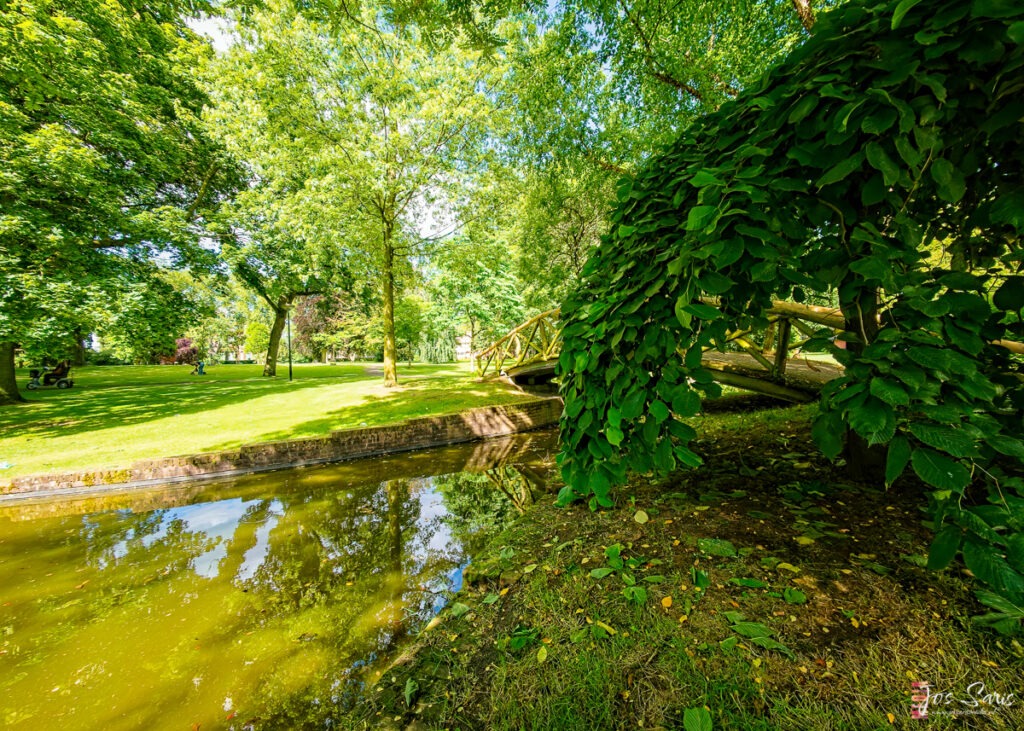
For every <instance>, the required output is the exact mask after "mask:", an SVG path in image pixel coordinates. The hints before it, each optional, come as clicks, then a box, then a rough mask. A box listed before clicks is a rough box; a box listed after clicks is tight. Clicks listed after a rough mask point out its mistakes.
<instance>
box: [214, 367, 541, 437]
mask: <svg viewBox="0 0 1024 731" xmlns="http://www.w3.org/2000/svg"><path fill="white" fill-rule="evenodd" d="M442 384H445V385H442ZM474 386H476V384H474V383H473V382H472V381H449V380H448V379H443V380H441V379H436V378H423V379H420V380H414V381H405V382H404V383H402V384H401V385H400V386H399V387H397V388H394V389H390V390H389V391H388V392H387V395H386V396H384V397H379V396H374V395H368V396H364V397H363V400H362V402H361V403H359V404H357V405H353V406H346V407H343V408H340V409H335V410H334V411H331V412H328V413H327V414H324V415H323V416H320V417H318V418H316V419H310V420H309V421H306V422H303V423H302V424H296V425H293V426H290V427H288V428H287V429H281V430H278V431H276V432H270V433H267V434H264V435H263V436H262V437H261V438H260V441H277V440H283V439H301V438H303V437H317V436H324V435H327V434H330V433H331V432H332V431H337V430H339V429H356V428H359V427H360V426H364V425H372V426H381V425H386V424H398V423H400V422H403V421H406V420H409V419H417V418H421V417H433V416H441V415H443V414H451V413H456V412H461V411H467V410H469V409H473V408H479V407H481V406H485V405H486V406H496V405H505V404H511V403H517V402H522V401H525V400H529V399H530V398H531V397H530V396H529V395H524V394H522V393H520V392H519V391H516V390H513V389H511V388H508V389H505V388H501V389H497V388H481V387H479V386H477V387H474ZM235 444H236V443H233V442H223V443H221V444H218V445H214V446H212V447H210V448H209V449H210V450H211V451H218V450H220V449H229V448H231V447H233V446H235Z"/></svg>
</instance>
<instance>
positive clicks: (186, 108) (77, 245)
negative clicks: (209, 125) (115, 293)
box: [0, 0, 232, 403]
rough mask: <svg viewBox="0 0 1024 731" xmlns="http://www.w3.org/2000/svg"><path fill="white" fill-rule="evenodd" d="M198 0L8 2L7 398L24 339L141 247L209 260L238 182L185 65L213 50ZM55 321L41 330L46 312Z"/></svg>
mask: <svg viewBox="0 0 1024 731" xmlns="http://www.w3.org/2000/svg"><path fill="white" fill-rule="evenodd" d="M193 7H195V4H194V3H185V2H177V0H157V2H140V1H138V0H123V2H120V3H98V2H92V1H91V0H38V1H36V2H31V3H27V2H17V3H5V4H4V5H2V6H0V77H2V78H3V83H2V84H0V403H9V402H12V401H17V400H20V395H19V393H18V390H17V385H16V383H15V380H14V360H13V354H14V349H15V347H16V344H18V343H22V342H28V341H31V340H33V339H39V338H40V337H41V336H44V335H45V336H46V337H52V336H54V335H58V334H61V333H60V332H58V331H63V334H65V335H67V336H69V337H70V336H72V335H73V333H74V332H75V330H77V329H79V325H80V324H81V323H76V322H73V321H70V322H69V319H70V320H73V319H74V318H73V317H72V318H69V316H70V315H73V314H74V313H75V312H76V311H78V307H80V306H81V305H82V304H83V302H84V300H85V299H87V298H89V297H91V296H99V297H103V296H104V295H107V294H109V293H110V292H111V291H112V290H113V289H114V288H115V287H114V284H115V283H116V281H117V279H118V276H119V274H118V273H120V275H122V276H123V272H124V270H125V266H123V265H126V264H128V263H130V262H131V261H132V260H146V259H149V258H151V257H153V256H155V255H157V254H162V255H163V256H164V258H165V259H166V260H168V261H182V260H187V259H191V260H200V259H202V258H203V251H202V249H201V247H200V246H199V242H200V239H201V235H202V228H203V226H202V224H203V222H204V217H205V216H206V214H207V212H208V210H209V208H210V207H211V206H212V205H214V204H215V203H216V202H217V199H218V196H219V194H220V193H221V192H223V191H225V190H228V189H230V186H231V173H232V170H231V168H230V166H227V165H224V164H222V161H221V160H220V155H219V153H218V150H217V148H216V146H215V145H214V144H212V143H211V142H210V139H209V137H208V136H207V134H206V133H205V131H204V129H203V127H202V126H201V125H200V124H199V119H198V115H199V112H200V110H201V109H202V107H203V105H204V103H205V101H206V96H205V94H204V93H203V92H202V90H201V89H200V88H199V87H198V86H197V85H196V84H195V83H194V82H193V80H192V78H191V77H190V75H189V72H188V69H189V68H190V67H191V66H194V65H195V63H196V62H197V60H198V59H199V58H200V57H201V56H203V55H204V54H205V53H207V51H208V46H207V44H205V43H203V42H201V41H200V40H199V39H198V37H197V36H196V35H195V34H194V33H192V31H190V30H189V29H188V28H187V27H186V25H185V15H186V14H187V13H188V12H190V10H191V8H193ZM40 322H46V323H48V324H49V325H51V326H52V328H51V330H50V331H49V332H47V333H41V332H40V330H39V328H38V327H37V325H38V323H40Z"/></svg>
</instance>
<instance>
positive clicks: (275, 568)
mask: <svg viewBox="0 0 1024 731" xmlns="http://www.w3.org/2000/svg"><path fill="white" fill-rule="evenodd" d="M555 444H556V434H555V433H554V432H534V433H530V434H523V435H518V436H514V437H509V438H505V439H500V440H489V441H486V442H478V443H476V444H472V445H463V446H460V447H450V448H445V449H438V450H430V451H424V452H416V453H409V454H405V455H397V456H391V457H386V458H380V459H377V460H364V461H359V462H348V463H343V464H337V465H330V466H323V467H316V468H307V469H302V470H289V471H281V472H273V473H263V474H259V475H252V476H248V477H244V478H237V479H233V480H225V481H218V482H204V483H191V484H188V485H184V486H177V487H168V488H163V489H161V490H148V491H132V492H122V493H117V494H107V495H101V496H98V497H91V498H81V499H75V500H64V501H60V502H54V501H45V502H43V501H41V502H36V503H28V504H25V503H15V504H11V505H8V506H4V505H3V504H0V726H3V727H4V728H10V729H34V730H36V729H43V728H59V729H62V730H63V731H72V730H74V729H104V731H112V730H114V729H126V730H127V729H133V730H134V729H154V730H155V729H199V728H201V729H203V731H208V730H209V729H215V728H229V729H230V728H236V729H245V728H268V729H277V728H298V727H304V728H330V727H331V726H332V725H333V724H332V718H334V717H336V716H337V715H338V714H339V713H340V712H342V711H344V710H345V709H346V708H350V707H351V706H352V705H353V704H355V703H358V699H359V697H360V694H361V693H362V692H363V691H365V690H366V689H367V688H368V687H370V686H372V683H373V681H374V680H375V678H376V677H379V674H380V672H381V671H382V670H384V669H385V668H386V667H387V666H388V663H389V662H390V661H391V660H393V659H394V657H395V656H396V654H397V653H398V652H399V651H400V648H401V647H402V644H403V641H405V640H406V639H407V638H408V637H409V636H410V635H412V634H414V633H415V632H416V631H417V630H418V629H420V628H421V627H422V626H423V625H424V624H425V623H426V622H428V621H429V619H430V618H431V617H432V616H433V615H435V614H436V613H437V612H438V611H440V609H441V608H442V607H443V606H444V605H445V603H446V602H447V601H448V599H449V596H450V594H451V592H453V591H457V590H458V589H459V588H460V587H461V585H462V571H463V569H464V568H465V567H466V566H467V565H468V564H469V562H470V561H471V560H472V556H473V554H474V553H475V552H476V551H478V550H479V549H480V548H481V547H482V546H483V545H484V543H486V541H487V540H488V539H489V537H490V536H491V535H493V534H494V533H495V532H496V531H499V530H501V529H502V527H503V526H505V525H507V524H508V523H510V522H511V521H513V520H514V519H515V517H516V516H517V515H518V514H519V512H521V511H522V509H524V508H525V506H526V505H527V504H528V503H530V502H531V501H532V500H534V499H536V498H537V497H538V496H539V495H541V494H543V493H544V492H545V490H546V486H545V481H546V480H547V476H548V474H550V471H551V469H552V467H553V456H554V452H555Z"/></svg>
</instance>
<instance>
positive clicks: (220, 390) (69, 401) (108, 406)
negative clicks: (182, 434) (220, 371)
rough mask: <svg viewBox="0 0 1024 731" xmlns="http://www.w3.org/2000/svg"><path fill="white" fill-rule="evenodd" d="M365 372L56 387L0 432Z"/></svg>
mask: <svg viewBox="0 0 1024 731" xmlns="http://www.w3.org/2000/svg"><path fill="white" fill-rule="evenodd" d="M363 380H365V376H364V375H363V374H362V373H352V374H350V375H346V376H341V377H337V378H334V379H330V380H328V379H324V378H317V379H311V380H308V381H307V380H302V381H292V382H290V383H289V382H288V381H287V380H281V379H280V377H278V379H276V380H270V379H267V380H246V381H195V382H192V383H185V384H178V383H174V384H159V385H152V386H126V387H121V388H117V387H106V388H100V389H96V390H91V389H90V390H82V391H78V390H77V389H73V390H71V391H54V392H52V393H47V394H46V397H43V398H40V399H39V400H37V401H29V402H26V403H24V404H20V405H18V406H16V407H13V408H9V409H6V410H3V411H0V432H2V433H9V434H12V435H13V434H15V433H17V434H19V435H22V436H25V435H28V436H32V437H41V438H47V437H66V436H69V435H75V434H83V433H87V432H95V431H99V430H102V429H108V428H110V427H115V426H131V425H135V424H143V423H146V422H149V421H154V420H156V419H162V418H166V417H168V416H177V415H182V414H196V413H201V412H204V411H211V410H213V409H218V408H222V407H224V406H231V405H234V404H239V403H243V402H245V401H248V400H251V399H254V398H259V397H261V396H266V395H271V394H274V393H281V392H284V391H288V392H297V391H304V390H306V389H309V388H321V387H323V386H325V385H330V384H332V383H351V382H355V381H363Z"/></svg>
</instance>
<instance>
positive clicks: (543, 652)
mask: <svg viewBox="0 0 1024 731" xmlns="http://www.w3.org/2000/svg"><path fill="white" fill-rule="evenodd" d="M547 659H548V648H547V647H541V648H540V649H539V650H537V662H544V661H545V660H547Z"/></svg>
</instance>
